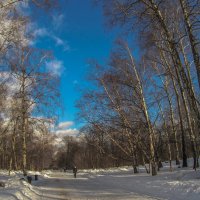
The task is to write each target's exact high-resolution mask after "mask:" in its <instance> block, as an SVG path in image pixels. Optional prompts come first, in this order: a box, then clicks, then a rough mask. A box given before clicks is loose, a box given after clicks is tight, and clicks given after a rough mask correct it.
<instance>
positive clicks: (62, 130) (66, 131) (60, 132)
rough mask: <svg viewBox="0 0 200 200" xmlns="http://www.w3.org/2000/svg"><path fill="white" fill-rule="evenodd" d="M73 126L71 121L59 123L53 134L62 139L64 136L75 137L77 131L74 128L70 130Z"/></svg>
mask: <svg viewBox="0 0 200 200" xmlns="http://www.w3.org/2000/svg"><path fill="white" fill-rule="evenodd" d="M73 125H74V122H73V121H66V122H61V123H59V124H58V126H57V128H56V131H55V134H56V135H57V136H58V137H59V138H63V137H64V136H74V137H76V136H77V135H78V134H79V130H78V129H76V128H70V127H71V126H73Z"/></svg>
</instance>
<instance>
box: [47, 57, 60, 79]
mask: <svg viewBox="0 0 200 200" xmlns="http://www.w3.org/2000/svg"><path fill="white" fill-rule="evenodd" d="M46 68H47V70H48V71H49V72H50V73H52V74H53V75H56V76H61V74H62V72H63V71H64V66H63V62H62V61H60V60H52V61H50V62H46Z"/></svg>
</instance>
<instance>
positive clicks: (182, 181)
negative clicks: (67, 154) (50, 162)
mask: <svg viewBox="0 0 200 200" xmlns="http://www.w3.org/2000/svg"><path fill="white" fill-rule="evenodd" d="M7 174H8V172H7V171H1V172H0V180H1V181H5V182H6V187H5V188H3V187H0V199H2V200H3V199H5V200H7V199H10V200H13V199H19V200H22V199H23V200H26V199H27V200H28V199H29V200H30V199H34V200H37V199H38V200H40V199H42V200H48V199H54V200H62V199H65V200H73V199H74V200H78V199H105V200H109V199H123V200H128V199H136V200H137V199H143V200H151V199H157V200H158V199H168V200H184V199H185V200H188V199H190V200H198V199H199V197H200V171H199V170H197V171H196V172H195V171H194V170H192V169H191V168H187V169H180V168H177V167H176V169H175V168H174V170H173V172H169V168H168V166H164V168H163V169H161V171H160V172H159V174H158V176H155V177H152V176H151V175H149V174H146V173H145V172H144V168H142V167H140V173H139V174H136V175H135V174H133V171H132V168H131V167H123V168H115V169H107V170H103V169H102V170H80V171H79V173H78V175H77V178H76V179H75V178H73V174H72V172H71V171H67V172H65V173H64V172H58V171H57V172H53V171H48V172H47V171H46V172H43V173H42V174H40V175H39V180H38V181H33V182H32V185H30V184H28V183H27V182H26V181H23V180H20V178H21V175H20V173H12V174H11V176H10V177H9V176H8V175H7ZM29 174H34V173H33V172H29Z"/></svg>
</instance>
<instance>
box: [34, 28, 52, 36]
mask: <svg viewBox="0 0 200 200" xmlns="http://www.w3.org/2000/svg"><path fill="white" fill-rule="evenodd" d="M33 36H34V37H44V36H49V33H48V31H47V29H46V28H38V29H35V31H34V32H33Z"/></svg>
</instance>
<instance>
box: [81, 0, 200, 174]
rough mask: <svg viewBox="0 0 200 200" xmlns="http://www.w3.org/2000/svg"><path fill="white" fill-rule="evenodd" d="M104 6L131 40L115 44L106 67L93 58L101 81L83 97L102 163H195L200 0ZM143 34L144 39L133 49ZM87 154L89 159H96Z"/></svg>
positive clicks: (140, 0)
mask: <svg viewBox="0 0 200 200" xmlns="http://www.w3.org/2000/svg"><path fill="white" fill-rule="evenodd" d="M100 4H102V6H103V8H104V13H105V16H106V19H107V20H108V22H109V24H110V25H111V26H118V27H120V28H121V30H123V31H124V32H125V33H126V35H127V38H126V40H127V41H128V42H127V41H125V39H124V38H123V39H119V40H118V41H117V42H116V45H115V48H114V50H113V52H112V53H111V56H110V59H109V63H108V65H107V66H105V67H103V66H100V65H99V64H97V63H94V64H93V69H94V68H95V69H94V70H93V71H92V76H93V78H92V79H93V83H94V85H93V87H92V89H87V90H85V91H84V92H83V97H82V99H81V100H80V101H79V102H78V107H79V109H80V118H81V119H83V120H84V123H85V126H84V128H83V130H82V132H83V133H85V135H86V136H85V139H84V142H83V143H85V142H86V143H85V144H87V145H88V149H90V148H91V149H92V150H91V152H90V153H91V154H93V153H94V155H96V157H95V159H98V161H97V162H96V163H98V162H99V163H102V162H103V163H109V165H110V166H113V165H121V164H123V163H127V162H129V163H132V165H133V168H134V172H135V173H136V172H138V170H137V166H138V165H139V164H145V163H149V164H150V168H149V169H147V171H148V172H149V170H151V173H152V175H156V174H157V170H158V169H159V167H160V163H161V161H163V160H169V162H170V167H171V168H172V160H176V164H177V165H180V160H183V161H182V163H181V164H182V167H187V165H188V163H187V158H188V157H193V167H194V169H196V168H197V167H198V166H199V164H198V158H199V144H200V140H199V139H200V137H199V136H200V132H199V130H200V98H199V97H200V95H199V94H200V46H199V45H200V44H199V42H200V40H199V39H200V38H199V37H200V31H199V28H200V23H199V22H200V21H199V19H200V12H199V11H200V1H199V0H195V1H193V0H105V1H100ZM136 37H137V38H138V41H139V42H138V43H139V44H138V46H137V48H134V46H133V39H134V40H135V38H136ZM135 49H136V50H135ZM138 49H139V51H138ZM137 52H139V53H137ZM81 152H82V153H83V152H84V151H81ZM108 157H109V158H110V160H111V162H110V161H109V159H108ZM87 158H88V160H87V162H89V160H90V161H92V159H93V157H92V156H91V157H89V156H88V157H87ZM114 161H116V162H114ZM100 165H102V164H97V167H100ZM103 165H104V166H105V165H106V164H103ZM90 167H91V166H90Z"/></svg>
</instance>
